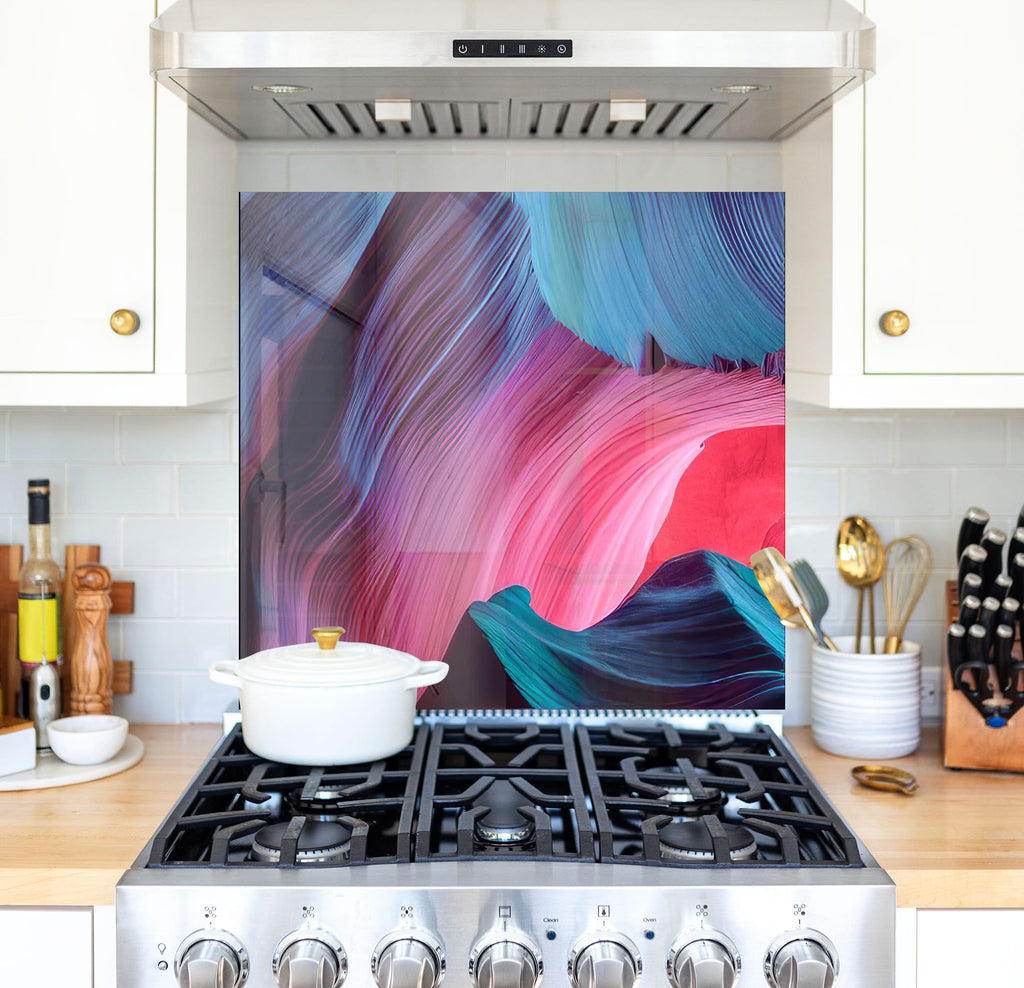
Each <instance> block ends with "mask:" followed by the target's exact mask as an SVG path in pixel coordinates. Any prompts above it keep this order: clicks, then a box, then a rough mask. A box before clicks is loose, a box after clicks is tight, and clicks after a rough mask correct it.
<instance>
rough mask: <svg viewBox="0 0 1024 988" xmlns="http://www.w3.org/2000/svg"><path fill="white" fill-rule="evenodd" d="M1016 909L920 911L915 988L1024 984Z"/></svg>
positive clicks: (1020, 916) (1021, 918) (1023, 914)
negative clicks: (1019, 957) (1018, 945)
mask: <svg viewBox="0 0 1024 988" xmlns="http://www.w3.org/2000/svg"><path fill="white" fill-rule="evenodd" d="M1022 923H1024V911H1022V910H1020V909H919V910H918V912H917V988H959V986H961V985H982V984H988V985H1005V986H1006V988H1020V986H1021V985H1024V964H1022V963H1021V961H1020V960H1019V959H1018V956H1017V955H1018V950H1017V947H1016V945H1017V944H1018V943H1019V942H1020V932H1021V928H1022Z"/></svg>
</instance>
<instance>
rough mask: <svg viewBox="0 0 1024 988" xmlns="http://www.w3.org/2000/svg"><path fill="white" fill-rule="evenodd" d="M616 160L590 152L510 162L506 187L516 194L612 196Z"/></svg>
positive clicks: (521, 156)
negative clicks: (568, 192)
mask: <svg viewBox="0 0 1024 988" xmlns="http://www.w3.org/2000/svg"><path fill="white" fill-rule="evenodd" d="M617 166H618V158H617V156H616V155H614V154H609V153H601V152H590V153H584V154H580V153H578V152H577V153H573V152H563V153H561V154H542V153H540V154H538V153H530V152H523V153H522V154H516V155H513V156H511V157H510V158H509V166H508V168H509V187H510V188H512V189H515V191H516V192H558V191H562V190H568V191H573V192H611V191H614V190H615V189H616V188H618V187H619V186H618V184H617V181H618V173H617V172H618V168H617Z"/></svg>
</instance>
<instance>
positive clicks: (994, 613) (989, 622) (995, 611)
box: [976, 597, 1003, 655]
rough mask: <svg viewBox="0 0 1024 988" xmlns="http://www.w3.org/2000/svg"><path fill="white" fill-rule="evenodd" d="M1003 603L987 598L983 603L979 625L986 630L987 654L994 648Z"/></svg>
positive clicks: (979, 613)
mask: <svg viewBox="0 0 1024 988" xmlns="http://www.w3.org/2000/svg"><path fill="white" fill-rule="evenodd" d="M1002 606H1003V605H1002V602H1001V601H998V600H996V599H995V597H986V598H985V599H984V600H983V601H982V602H981V610H980V611H979V612H978V620H977V622H976V623H977V624H980V625H981V626H982V627H983V628H984V629H985V654H986V655H987V654H988V652H989V651H990V650H991V648H992V639H993V637H994V636H995V633H996V625H997V624H998V623H999V609H1000V608H1001V607H1002Z"/></svg>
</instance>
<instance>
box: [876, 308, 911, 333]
mask: <svg viewBox="0 0 1024 988" xmlns="http://www.w3.org/2000/svg"><path fill="white" fill-rule="evenodd" d="M908 329H910V316H908V315H907V314H906V313H905V312H900V310H899V309H892V310H891V311H889V312H887V313H886V314H885V315H884V316H882V332H883V333H886V334H888V335H889V336H902V335H903V334H904V333H905V332H906V331H907V330H908Z"/></svg>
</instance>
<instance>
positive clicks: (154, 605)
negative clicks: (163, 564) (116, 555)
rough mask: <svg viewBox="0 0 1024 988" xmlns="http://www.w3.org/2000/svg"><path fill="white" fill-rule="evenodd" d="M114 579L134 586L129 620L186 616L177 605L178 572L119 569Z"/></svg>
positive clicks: (186, 613)
mask: <svg viewBox="0 0 1024 988" xmlns="http://www.w3.org/2000/svg"><path fill="white" fill-rule="evenodd" d="M114 579H117V580H128V581H130V582H132V583H134V584H135V610H134V611H133V612H132V617H131V618H125V619H123V620H127V621H134V620H135V619H136V618H173V617H177V616H178V615H179V614H183V615H185V616H188V611H182V609H181V607H180V605H179V603H178V572H177V570H174V569H152V568H151V569H131V568H129V569H121V570H118V571H117V573H116V574H114Z"/></svg>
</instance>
